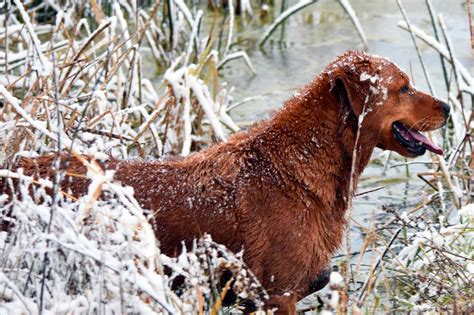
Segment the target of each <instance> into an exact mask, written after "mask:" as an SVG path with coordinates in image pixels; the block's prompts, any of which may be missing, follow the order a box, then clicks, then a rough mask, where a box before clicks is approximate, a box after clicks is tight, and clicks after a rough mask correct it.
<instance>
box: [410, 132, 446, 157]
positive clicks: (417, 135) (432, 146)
mask: <svg viewBox="0 0 474 315" xmlns="http://www.w3.org/2000/svg"><path fill="white" fill-rule="evenodd" d="M408 132H409V133H410V136H412V137H413V139H415V140H416V141H419V142H421V144H422V145H423V147H425V148H426V149H427V150H429V151H431V152H433V153H436V154H439V155H443V149H441V148H440V147H438V146H437V145H436V144H434V143H433V142H431V141H430V140H429V139H428V138H427V137H425V136H424V135H422V134H421V133H419V132H417V131H414V130H411V129H408Z"/></svg>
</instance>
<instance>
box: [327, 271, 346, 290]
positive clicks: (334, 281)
mask: <svg viewBox="0 0 474 315" xmlns="http://www.w3.org/2000/svg"><path fill="white" fill-rule="evenodd" d="M329 284H330V285H333V286H338V287H343V286H344V278H343V277H342V276H341V274H340V273H339V272H337V271H332V272H331V274H330V275H329Z"/></svg>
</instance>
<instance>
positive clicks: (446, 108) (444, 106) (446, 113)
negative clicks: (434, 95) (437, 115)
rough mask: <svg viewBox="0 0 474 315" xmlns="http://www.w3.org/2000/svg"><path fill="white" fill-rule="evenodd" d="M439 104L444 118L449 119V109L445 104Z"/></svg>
mask: <svg viewBox="0 0 474 315" xmlns="http://www.w3.org/2000/svg"><path fill="white" fill-rule="evenodd" d="M440 103H441V108H442V109H443V112H444V115H445V116H446V117H449V112H450V111H451V107H450V106H449V105H448V104H446V103H445V102H440Z"/></svg>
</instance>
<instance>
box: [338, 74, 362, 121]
mask: <svg viewBox="0 0 474 315" xmlns="http://www.w3.org/2000/svg"><path fill="white" fill-rule="evenodd" d="M332 91H333V93H334V94H335V95H336V97H337V98H338V100H339V102H341V104H342V105H343V107H344V109H345V111H347V112H352V113H353V114H355V116H356V117H359V115H360V114H361V113H362V110H363V104H362V103H361V98H360V95H358V94H360V93H361V91H359V90H358V89H357V85H355V84H351V82H350V81H349V80H348V78H347V76H345V75H337V76H335V77H334V81H333V87H332Z"/></svg>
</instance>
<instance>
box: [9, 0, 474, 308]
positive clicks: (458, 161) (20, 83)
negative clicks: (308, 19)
mask: <svg viewBox="0 0 474 315" xmlns="http://www.w3.org/2000/svg"><path fill="white" fill-rule="evenodd" d="M97 2H98V3H100V4H101V5H97V4H96V3H97ZM313 2H315V1H301V2H297V1H295V4H294V6H292V7H290V8H289V9H288V10H290V11H288V12H290V13H288V15H287V16H285V14H282V15H281V16H280V18H277V20H276V21H275V23H274V25H273V26H271V27H270V28H269V31H268V34H270V33H271V32H270V29H272V28H274V27H276V26H278V25H279V23H280V22H282V21H283V20H284V18H285V17H288V16H289V15H291V12H295V8H297V9H298V8H300V6H302V5H306V4H310V3H313ZM9 3H10V2H8V1H7V2H6V4H5V7H4V8H6V6H8V5H9ZM22 3H24V2H22V1H13V2H12V4H14V5H10V7H9V9H8V10H7V11H6V14H2V15H1V16H0V26H1V28H0V40H2V41H3V43H5V50H4V51H0V104H1V105H2V108H1V112H0V139H1V140H0V142H1V144H2V149H1V150H0V155H1V156H0V160H1V161H3V162H4V163H6V164H4V165H7V163H8V162H11V161H13V160H14V159H16V158H18V157H21V156H37V155H41V154H44V153H50V152H57V151H68V152H70V153H71V154H75V155H78V154H87V155H91V156H93V157H95V158H96V159H97V160H99V161H102V160H104V159H107V158H108V156H109V155H112V156H114V157H116V158H123V159H129V158H137V157H140V158H144V159H148V158H150V159H154V158H160V157H162V156H163V155H165V154H180V155H183V156H186V155H188V154H190V153H191V152H192V151H195V150H199V149H202V148H204V147H206V146H208V145H210V144H211V143H212V142H213V141H214V140H218V141H225V139H226V138H227V137H228V135H229V133H231V132H233V131H236V130H238V126H237V125H236V124H235V123H234V122H233V120H232V119H231V117H230V116H229V115H228V111H229V108H231V106H230V105H231V101H232V95H231V90H230V89H228V88H227V86H226V84H225V82H222V78H221V77H220V76H219V70H220V68H221V67H222V66H223V65H224V64H226V63H227V62H239V63H242V62H245V63H246V64H247V66H248V68H249V71H252V72H254V68H253V66H252V64H251V61H250V59H249V58H248V56H247V54H246V53H245V52H243V51H235V50H233V46H232V45H231V44H232V40H233V38H235V37H237V36H236V30H235V29H234V24H235V23H236V19H235V16H234V13H235V12H233V11H234V10H237V7H235V6H231V7H230V8H228V10H230V11H229V12H228V13H229V15H228V23H221V21H220V20H219V21H211V23H210V24H212V25H214V27H209V25H204V24H203V23H204V22H203V20H204V16H205V14H204V12H203V11H201V10H199V7H194V6H191V5H189V3H190V1H186V2H185V1H181V0H179V1H178V0H176V1H162V2H151V1H150V3H148V6H147V7H146V8H141V7H137V5H136V4H137V2H136V1H132V0H120V1H114V2H113V3H110V2H108V1H103V2H101V1H76V2H74V4H72V5H69V6H66V7H65V8H63V9H61V6H60V5H59V4H58V3H56V1H54V0H52V1H48V2H44V3H43V4H39V6H36V7H35V5H38V4H35V3H36V2H34V3H33V2H28V6H27V7H23V5H22ZM192 3H194V2H192ZM222 3H223V2H213V1H211V4H212V5H216V4H221V5H222ZM340 3H341V4H345V3H347V1H340ZM427 3H428V4H429V3H430V2H429V1H427ZM188 5H189V6H188ZM240 5H241V7H240V8H239V10H240V11H241V12H244V13H245V14H251V13H252V10H251V7H250V2H249V1H247V0H246V1H240ZM433 16H434V20H435V21H434V23H433V24H434V25H437V26H436V27H437V30H438V35H437V36H438V37H435V36H429V35H427V33H426V31H425V30H421V29H420V28H418V27H416V26H415V25H412V27H411V28H409V27H408V21H404V22H401V23H400V26H401V27H402V28H404V29H411V32H412V34H413V36H414V37H416V38H419V39H421V40H422V41H424V42H425V43H427V44H428V45H429V46H430V47H432V48H433V49H435V50H437V51H438V52H439V53H440V56H441V57H442V58H443V60H445V66H446V67H447V69H446V70H447V71H446V73H448V74H449V73H452V75H450V76H449V77H448V78H447V82H449V85H448V86H447V87H446V90H447V91H449V93H446V95H447V97H446V101H449V103H450V104H451V106H452V108H453V110H452V115H451V120H450V123H449V127H448V128H446V131H445V132H444V134H443V137H442V139H443V141H444V144H443V147H444V149H445V152H447V154H446V155H445V157H444V158H440V157H435V156H432V170H430V171H428V172H426V173H424V174H420V176H421V177H422V178H423V179H425V180H426V181H427V182H428V183H429V184H427V186H426V188H425V190H424V191H423V192H420V195H424V196H426V197H425V198H424V199H423V200H422V203H421V204H420V205H418V206H417V207H415V208H413V209H408V210H407V211H406V212H405V213H404V214H403V215H400V214H399V215H397V214H396V213H399V211H397V210H398V209H391V210H393V211H390V214H391V216H392V219H391V220H389V222H376V221H375V220H374V224H373V226H372V228H371V229H369V230H367V231H366V232H367V234H366V235H367V237H366V239H365V241H364V243H363V247H362V248H361V250H360V252H361V255H360V257H361V260H360V261H359V262H357V265H356V266H355V267H354V270H353V271H352V272H348V270H349V269H350V268H349V264H350V263H352V262H347V263H346V265H345V267H344V266H343V268H345V269H346V270H342V271H341V273H342V275H348V277H349V276H350V277H351V278H350V279H349V280H350V281H347V279H346V283H349V286H346V285H345V283H343V282H344V281H342V280H341V276H340V275H339V274H338V273H333V274H332V276H331V286H330V289H331V291H332V292H331V293H332V294H331V295H330V297H328V298H327V299H326V298H323V302H324V312H331V311H336V312H338V311H339V312H340V311H344V310H345V307H346V306H348V305H349V306H350V307H352V310H353V311H354V312H356V313H357V312H359V311H364V310H365V311H367V312H372V311H374V312H375V310H377V309H383V310H385V311H396V310H401V311H406V310H408V309H410V310H413V311H423V310H425V311H427V310H430V311H433V312H440V311H444V310H450V311H452V310H457V311H459V312H461V311H464V312H469V311H470V310H471V311H472V309H473V305H472V301H473V300H474V293H473V288H474V280H473V274H474V262H473V261H474V256H473V253H474V248H473V246H474V245H473V244H474V243H473V233H474V232H473V231H474V223H473V221H474V218H473V212H474V210H473V207H472V199H473V192H472V187H473V185H474V184H473V173H472V172H473V168H474V164H473V163H474V162H473V158H472V145H473V141H472V127H473V125H472V103H471V102H472V101H471V98H470V96H471V94H472V91H474V85H473V84H474V83H473V81H472V77H471V75H469V72H468V71H467V70H466V68H465V67H463V65H462V64H461V63H460V62H459V61H458V60H457V59H456V55H455V52H454V51H453V50H452V47H450V46H451V45H450V44H449V41H448V40H445V38H444V37H442V36H447V32H446V26H445V25H444V22H443V20H442V18H441V19H440V22H439V23H438V20H437V19H436V15H435V14H433ZM220 18H222V16H221V17H220ZM38 21H41V22H38ZM5 25H7V27H4V26H5ZM438 25H439V26H442V27H439V26H438ZM358 28H360V27H358ZM362 37H363V36H362ZM446 38H447V37H446ZM235 59H242V60H235ZM453 65H454V68H453V69H452V71H451V67H452V66H453ZM428 70H429V69H428ZM156 77H160V78H162V81H161V82H160V83H158V84H157V83H156V81H153V79H154V78H156ZM427 77H429V76H427ZM437 95H438V96H439V97H442V96H443V93H442V92H440V91H438V93H437ZM433 136H437V137H439V138H441V137H440V136H439V135H433ZM87 167H88V169H89V172H88V176H89V178H90V179H91V180H92V184H91V187H90V190H89V194H88V195H86V196H84V197H81V198H79V199H77V200H76V199H74V198H71V197H70V196H68V195H67V192H60V191H58V192H57V193H56V194H54V195H53V198H51V197H50V196H49V195H48V194H46V193H45V189H55V182H54V181H36V180H35V179H33V178H28V177H25V176H23V175H22V174H21V173H12V172H9V171H8V170H0V176H1V177H2V178H7V179H12V178H16V179H21V180H22V184H21V185H20V190H21V192H20V195H19V197H21V198H15V199H14V200H13V201H8V202H7V199H6V198H5V196H1V197H0V211H1V215H2V219H3V218H6V215H7V214H10V213H9V211H12V212H13V217H14V218H15V219H14V220H15V222H14V224H10V226H11V227H10V229H9V230H8V232H0V255H1V256H0V258H1V269H0V313H3V312H10V313H38V312H39V311H44V312H45V313H68V312H77V313H112V312H115V313H130V312H133V313H149V312H158V313H163V312H171V313H175V312H178V313H189V314H197V313H202V312H208V313H216V312H217V311H218V310H219V308H220V307H221V296H222V294H223V293H224V292H226V290H227V287H226V284H219V283H217V281H216V279H217V278H218V277H219V275H220V274H221V273H222V271H223V269H225V268H227V269H231V270H234V271H236V273H235V274H236V275H237V276H236V279H235V280H236V281H237V286H236V291H237V292H236V293H238V294H239V295H240V296H241V297H242V298H251V299H254V300H255V301H257V302H259V300H260V297H261V296H262V295H264V293H263V292H262V290H261V288H260V286H259V284H258V281H257V279H254V277H253V276H252V275H251V271H250V270H248V269H247V268H246V267H245V265H244V264H243V263H242V261H241V258H240V256H239V255H238V254H233V253H230V252H228V251H227V250H226V249H225V248H223V247H222V246H220V245H218V244H215V243H213V242H212V241H211V240H210V239H209V238H208V237H205V238H203V239H201V240H197V241H196V244H195V246H194V249H193V250H190V251H183V253H182V254H181V255H180V256H179V257H177V258H170V257H166V256H164V255H161V254H160V252H159V247H158V244H157V241H156V240H155V238H154V235H153V232H152V229H151V227H150V225H149V223H148V221H147V218H146V212H144V210H143V209H141V208H140V207H139V205H138V204H137V203H136V201H135V200H134V198H133V193H132V192H131V191H130V190H129V189H127V188H124V187H122V186H120V185H118V184H117V183H114V181H113V179H112V178H113V174H112V173H109V172H103V171H102V170H101V169H100V168H99V167H98V166H97V165H96V164H94V163H89V164H87ZM32 183H35V187H36V189H35V193H34V194H30V193H29V192H28V191H29V190H28V189H29V187H31V185H32ZM100 194H104V195H106V196H109V197H110V198H106V199H98V196H99V195H100ZM1 224H2V226H3V224H6V223H4V222H2V223H1ZM367 255H370V266H369V272H367V273H363V272H360V269H361V268H359V267H360V264H362V258H363V257H364V256H365V257H367ZM164 269H166V270H167V271H169V272H168V273H167V275H165V274H164V272H163V270H164ZM176 281H178V282H182V285H181V286H180V287H179V290H176V288H175V287H173V284H176V283H177V282H176ZM360 283H362V285H359V284H360ZM172 287H173V290H172V289H171V288H172ZM178 291H179V296H178V295H177V292H178ZM381 299H382V300H381Z"/></svg>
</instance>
